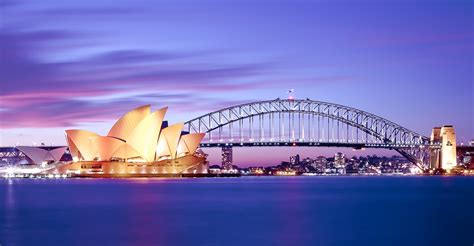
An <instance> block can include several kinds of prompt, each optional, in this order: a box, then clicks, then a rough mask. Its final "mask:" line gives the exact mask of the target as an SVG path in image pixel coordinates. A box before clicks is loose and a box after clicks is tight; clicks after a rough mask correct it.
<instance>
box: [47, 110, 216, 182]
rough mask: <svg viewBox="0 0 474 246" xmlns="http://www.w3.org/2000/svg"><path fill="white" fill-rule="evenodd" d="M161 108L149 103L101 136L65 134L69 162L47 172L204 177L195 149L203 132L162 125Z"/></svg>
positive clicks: (203, 161)
mask: <svg viewBox="0 0 474 246" xmlns="http://www.w3.org/2000/svg"><path fill="white" fill-rule="evenodd" d="M166 111H167V108H162V109H160V110H157V111H155V112H153V113H151V111H150V105H145V106H142V107H139V108H136V109H134V110H132V111H130V112H128V113H126V114H125V115H124V116H122V118H120V119H119V120H118V121H117V122H116V123H115V124H114V125H113V127H112V128H111V129H110V131H109V132H108V134H107V136H101V135H98V134H96V133H94V132H90V131H86V130H66V132H65V133H66V140H67V145H68V147H69V152H70V153H71V156H72V159H73V161H72V162H71V163H69V164H66V165H62V166H59V167H57V168H55V169H54V170H52V172H54V173H61V174H72V175H78V176H91V177H92V176H111V177H115V176H123V177H130V176H132V177H136V176H167V175H171V176H173V175H180V174H205V173H207V170H208V162H207V161H206V154H204V153H203V152H202V151H200V150H199V149H198V147H199V143H200V142H201V140H202V139H203V137H204V133H193V134H189V133H187V132H183V131H182V129H183V123H179V124H174V125H170V126H168V122H167V121H165V120H164V117H165V114H166Z"/></svg>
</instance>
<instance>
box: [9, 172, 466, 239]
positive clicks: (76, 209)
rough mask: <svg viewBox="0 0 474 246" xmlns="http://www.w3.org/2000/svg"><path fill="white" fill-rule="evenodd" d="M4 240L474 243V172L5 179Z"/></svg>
mask: <svg viewBox="0 0 474 246" xmlns="http://www.w3.org/2000/svg"><path fill="white" fill-rule="evenodd" d="M0 199H1V200H0V202H1V203H0V207H1V209H0V245H2V246H7V245H8V246H9V245H344V246H346V245H364V246H367V245H403V246H407V245H430V246H432V245H468V246H471V245H473V243H474V229H473V228H474V178H472V177H387V176H377V177H319V176H318V177H302V176H299V177H241V178H175V179H170V178H168V179H167V178H161V179H160V178H153V179H145V178H144V179H0Z"/></svg>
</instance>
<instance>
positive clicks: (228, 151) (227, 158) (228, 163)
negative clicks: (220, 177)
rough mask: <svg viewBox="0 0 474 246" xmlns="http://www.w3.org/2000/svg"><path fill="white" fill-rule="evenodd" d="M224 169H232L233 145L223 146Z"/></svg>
mask: <svg viewBox="0 0 474 246" xmlns="http://www.w3.org/2000/svg"><path fill="white" fill-rule="evenodd" d="M222 169H223V170H227V171H228V170H232V147H230V146H226V147H222Z"/></svg>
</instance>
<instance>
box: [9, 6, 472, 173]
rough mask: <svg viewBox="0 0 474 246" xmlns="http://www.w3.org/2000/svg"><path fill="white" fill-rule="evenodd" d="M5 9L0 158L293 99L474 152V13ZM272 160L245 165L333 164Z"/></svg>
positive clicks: (438, 9)
mask: <svg viewBox="0 0 474 246" xmlns="http://www.w3.org/2000/svg"><path fill="white" fill-rule="evenodd" d="M2 4H3V6H2V16H4V17H3V23H4V24H3V27H4V28H2V30H1V36H0V40H1V41H2V63H1V65H0V81H1V84H2V90H0V102H1V104H0V105H1V106H0V118H1V120H0V128H1V131H2V133H1V134H0V145H1V146H13V145H15V144H17V143H19V144H22V145H32V144H33V143H36V144H37V145H39V144H41V143H45V144H46V145H50V144H54V145H65V138H64V130H65V129H70V128H80V129H82V128H84V129H90V130H92V131H94V132H97V133H99V134H105V133H106V131H107V129H108V126H110V124H111V122H113V120H114V119H116V118H117V117H119V116H120V115H121V114H122V112H125V111H127V110H129V109H132V108H134V107H136V106H139V105H142V104H151V105H152V106H153V107H158V106H170V108H171V110H172V111H171V112H170V115H172V118H169V119H167V120H169V121H170V122H171V123H178V122H183V121H187V120H190V119H192V118H194V117H197V116H200V115H202V114H205V113H208V112H210V111H213V110H218V109H221V108H224V107H226V106H232V105H235V104H240V103H244V102H251V101H259V100H266V99H275V98H277V97H280V98H285V97H286V96H287V95H286V92H287V91H288V90H289V89H295V95H296V97H297V98H301V99H304V98H310V99H314V100H321V101H328V102H333V103H338V104H343V105H347V106H351V107H355V108H358V109H361V110H365V111H367V112H371V113H374V114H376V115H380V116H382V117H384V118H386V119H388V120H391V121H393V122H395V123H398V124H400V125H402V126H405V127H407V128H409V129H411V130H413V131H416V132H418V133H420V134H423V135H425V136H429V135H430V132H431V129H432V128H433V127H435V126H442V125H445V124H450V125H454V126H455V131H456V135H457V139H458V141H459V142H463V143H465V144H466V143H467V142H468V141H470V140H471V139H472V138H474V119H473V116H474V113H473V105H474V97H473V95H472V92H473V91H474V90H473V89H474V88H473V76H472V66H473V55H474V45H473V43H474V42H473V41H474V30H473V29H474V28H473V25H474V24H472V23H474V17H473V13H472V11H470V10H472V8H473V7H474V6H473V3H472V2H471V1H454V2H450V3H441V2H416V3H407V2H397V3H388V2H387V3H370V4H369V3H368V2H361V3H360V4H351V3H346V4H344V5H342V4H329V3H307V2H299V3H290V2H272V4H261V3H260V4H257V3H245V2H240V3H239V4H235V3H227V4H217V3H215V2H212V1H205V2H201V3H200V4H197V3H194V2H187V3H186V5H177V4H173V3H170V2H159V3H155V4H153V5H152V4H149V3H146V2H140V1H135V2H133V4H132V3H131V2H127V1H117V2H114V4H111V3H108V2H103V3H94V4H92V3H91V2H87V1H85V2H77V3H75V2H64V3H60V2H54V3H51V2H50V3H47V2H41V3H32V2H26V1H24V2H22V1H19V2H17V1H15V2H13V1H6V2H3V3H2ZM338 16H344V18H343V19H340V18H338ZM58 20H60V21H58ZM94 23H101V25H94ZM283 34H284V35H283ZM261 150H262V149H257V150H248V151H247V153H248V154H249V157H248V159H245V158H244V157H242V154H239V152H240V150H234V152H235V153H234V156H235V158H236V160H237V161H238V162H242V163H245V162H247V164H251V163H248V162H249V161H250V160H252V159H254V158H256V157H257V158H260V160H261V162H262V163H273V162H275V161H278V160H279V159H280V158H281V156H289V155H290V154H292V153H293V154H294V152H295V151H297V152H301V153H302V155H305V156H313V154H312V153H319V152H322V153H331V152H334V151H335V150H333V149H329V148H328V149H320V148H318V149H316V150H314V149H313V150H311V149H297V150H295V149H293V150H291V149H290V150H288V151H281V152H284V153H281V154H280V153H279V154H276V155H273V154H272V156H271V157H270V156H269V155H268V153H272V151H271V150H265V149H263V150H264V151H263V153H264V154H263V155H262V152H261ZM214 151H215V150H206V152H210V153H211V154H212V156H211V157H210V160H211V161H212V160H213V158H214V157H213V156H214V154H213V152H214ZM216 151H217V150H216ZM337 151H341V150H337ZM345 151H351V150H345ZM365 151H366V152H363V153H370V154H372V153H382V154H385V152H384V151H378V150H365ZM372 151H373V152H372ZM265 153H267V154H266V155H265ZM356 153H360V152H356ZM394 153H395V152H387V153H386V155H392V154H394ZM318 155H319V154H318ZM323 155H324V154H323ZM362 155H364V154H362ZM218 157H219V156H218V155H217V158H218ZM238 162H237V164H239V163H238Z"/></svg>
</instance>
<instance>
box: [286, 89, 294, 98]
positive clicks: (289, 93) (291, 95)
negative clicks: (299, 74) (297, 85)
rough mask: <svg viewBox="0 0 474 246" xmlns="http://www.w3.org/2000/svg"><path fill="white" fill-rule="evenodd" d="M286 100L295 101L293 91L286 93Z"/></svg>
mask: <svg viewBox="0 0 474 246" xmlns="http://www.w3.org/2000/svg"><path fill="white" fill-rule="evenodd" d="M288 100H295V89H290V90H289V91H288Z"/></svg>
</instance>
